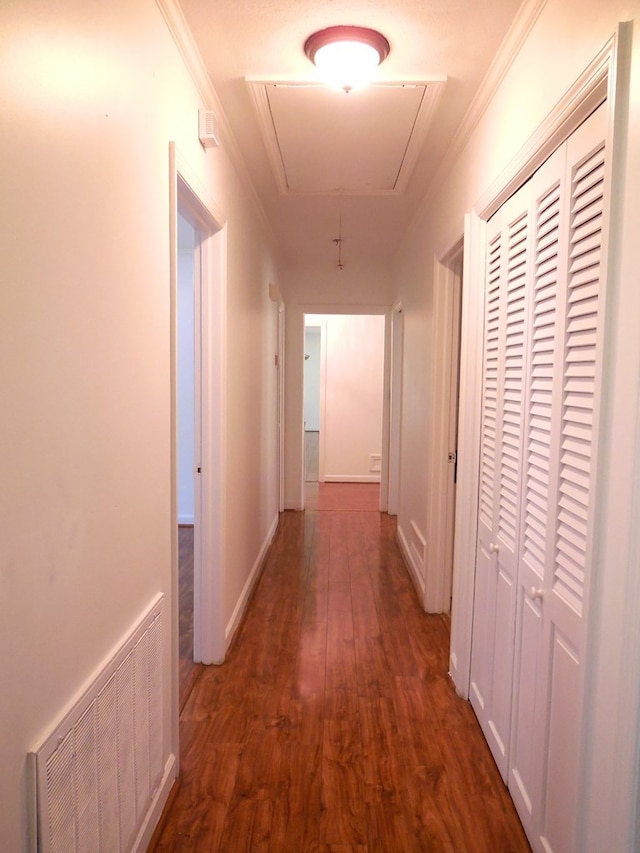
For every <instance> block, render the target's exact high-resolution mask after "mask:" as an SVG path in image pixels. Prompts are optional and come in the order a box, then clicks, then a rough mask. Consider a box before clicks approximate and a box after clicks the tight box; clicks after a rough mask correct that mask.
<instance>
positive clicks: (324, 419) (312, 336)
mask: <svg viewBox="0 0 640 853" xmlns="http://www.w3.org/2000/svg"><path fill="white" fill-rule="evenodd" d="M304 326H305V340H304V394H303V398H304V418H303V420H304V491H305V506H306V507H308V508H309V509H313V508H315V509H318V508H322V507H323V506H324V505H325V504H327V506H329V505H330V506H331V507H332V508H335V507H337V504H336V503H335V502H336V500H338V502H342V503H344V502H346V503H348V504H349V505H352V504H353V505H354V506H358V507H359V506H363V507H364V506H367V507H372V508H375V509H379V508H380V482H381V475H382V457H383V434H384V429H383V424H384V408H385V407H384V387H385V381H384V376H385V316H384V315H382V314H337V313H336V314H333V313H332V314H306V315H305V318H304ZM345 505H346V504H345Z"/></svg>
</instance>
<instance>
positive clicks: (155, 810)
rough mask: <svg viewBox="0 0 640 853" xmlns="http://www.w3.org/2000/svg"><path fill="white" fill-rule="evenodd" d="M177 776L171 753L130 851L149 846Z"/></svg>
mask: <svg viewBox="0 0 640 853" xmlns="http://www.w3.org/2000/svg"><path fill="white" fill-rule="evenodd" d="M177 776H178V761H177V759H176V756H175V755H174V754H173V753H171V754H170V755H169V757H168V759H167V761H166V764H165V766H164V774H163V776H162V781H161V782H160V785H159V786H158V789H157V791H156V793H155V795H154V797H153V800H152V801H151V805H150V806H149V810H148V811H147V814H146V815H145V818H144V822H143V824H142V826H141V827H140V831H139V832H138V836H137V838H136V840H135V841H134V842H133V846H132V848H131V850H132V853H138V851H140V853H143V851H145V850H147V849H148V847H149V842H150V841H151V839H152V837H153V833H154V832H155V830H156V826H157V825H158V823H159V821H160V818H161V817H162V812H163V811H164V807H165V806H166V804H167V800H168V799H169V794H170V793H171V789H172V788H173V785H174V783H175V782H176V779H177Z"/></svg>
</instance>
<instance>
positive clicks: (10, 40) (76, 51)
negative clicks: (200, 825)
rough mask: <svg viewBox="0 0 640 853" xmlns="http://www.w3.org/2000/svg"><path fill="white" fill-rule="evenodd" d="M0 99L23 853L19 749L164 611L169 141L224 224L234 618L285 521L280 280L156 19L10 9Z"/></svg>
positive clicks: (19, 852)
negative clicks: (137, 627) (276, 291)
mask: <svg viewBox="0 0 640 853" xmlns="http://www.w3.org/2000/svg"><path fill="white" fill-rule="evenodd" d="M0 81H1V82H0V86H1V87H2V91H1V93H0V110H1V111H2V114H3V116H4V117H5V120H4V122H3V131H2V133H1V134H0V159H1V162H2V163H3V179H2V204H1V205H0V255H1V256H2V266H3V269H2V281H3V287H2V288H1V291H0V300H1V304H0V317H2V320H1V323H2V333H1V334H0V363H1V364H2V365H3V370H2V373H1V376H0V383H1V387H0V398H1V399H2V400H3V401H5V402H6V403H8V401H10V404H7V405H5V406H4V407H3V414H2V419H1V421H2V426H1V427H0V429H1V432H2V435H1V440H0V470H1V471H2V476H1V479H2V484H3V488H2V490H1V494H0V519H1V522H0V523H1V525H2V529H1V530H0V541H1V542H2V547H1V549H0V607H1V610H2V619H0V647H1V648H2V649H3V653H2V655H1V658H0V684H2V685H3V689H2V690H1V691H0V720H1V728H2V737H1V738H0V765H1V766H2V774H1V776H0V802H1V803H2V808H1V809H0V838H1V839H2V842H1V844H2V848H3V850H5V849H6V850H7V851H11V853H24V851H26V850H27V806H26V803H27V781H26V754H27V751H28V750H29V749H30V748H31V747H32V746H33V745H34V743H35V742H36V741H37V740H38V739H39V738H40V736H41V734H42V733H43V732H45V731H46V730H47V729H48V728H49V726H50V725H51V723H52V722H53V721H54V719H55V718H56V717H57V715H58V714H59V713H60V711H61V710H62V709H63V708H64V706H65V705H66V703H67V702H69V700H70V699H71V698H72V697H73V696H74V694H75V693H76V691H77V690H78V689H79V688H80V686H81V685H82V684H83V683H84V682H85V679H87V678H88V677H89V675H90V674H91V673H92V672H93V671H94V668H95V667H96V666H97V665H98V663H99V662H100V661H101V660H102V659H103V657H104V656H105V655H106V654H107V653H108V652H109V651H110V650H111V648H112V647H113V646H114V644H115V643H116V642H117V641H118V640H119V639H120V638H121V637H122V635H123V633H124V631H125V630H126V629H127V628H128V627H129V626H130V624H131V623H132V622H133V620H134V619H135V618H136V617H137V616H138V615H139V614H140V613H141V611H142V610H143V609H144V607H146V605H147V604H148V602H149V601H150V600H151V599H152V597H153V596H155V595H156V594H157V593H158V592H164V593H165V596H167V597H168V599H169V602H168V603H169V605H170V606H169V613H170V612H171V604H172V601H171V598H172V545H171V535H172V534H171V529H172V517H171V505H172V491H173V487H172V482H171V418H172V411H171V410H172V404H171V385H170V377H171V369H170V353H171V338H170V328H171V317H170V306H171V299H170V288H169V225H168V223H169V141H170V140H175V141H176V143H177V146H178V148H179V150H180V152H181V154H182V156H183V158H184V159H185V160H186V161H187V162H188V163H189V164H190V165H191V168H192V171H193V174H194V175H195V176H196V178H197V180H198V181H199V183H200V184H201V185H202V186H203V187H205V188H207V191H208V192H209V194H210V196H211V197H212V198H213V199H214V200H215V202H216V203H217V205H218V206H219V208H220V209H221V210H222V211H223V213H224V214H225V216H226V217H227V221H228V247H227V268H228V293H229V296H228V308H227V310H228V318H227V327H228V342H229V343H228V350H227V354H226V355H227V364H228V370H229V374H230V377H232V381H230V382H229V390H230V393H229V398H228V400H227V404H226V427H227V434H228V442H227V457H228V469H229V481H228V489H227V494H226V495H225V498H224V500H225V504H226V505H227V507H228V512H229V518H231V519H233V525H231V526H230V527H231V528H232V529H230V530H229V534H228V537H227V552H226V557H225V563H226V566H225V570H226V574H225V617H226V618H227V619H230V618H231V615H232V613H233V609H234V607H235V606H236V604H237V603H238V601H239V599H240V593H241V591H242V590H243V589H244V588H245V585H246V583H247V580H248V578H249V576H250V572H251V571H252V569H253V567H254V564H255V562H256V560H257V559H258V556H259V554H260V552H261V549H262V548H263V546H264V544H265V541H266V539H267V537H268V534H269V531H270V530H271V528H272V525H273V523H274V521H275V519H277V479H276V471H275V459H276V452H275V448H276V442H275V439H276V434H275V418H274V417H273V412H274V411H275V407H276V404H275V387H276V386H275V379H276V377H275V369H274V367H273V352H274V347H275V331H274V329H275V318H274V315H273V310H272V306H271V304H270V303H269V300H268V283H269V281H277V280H278V270H277V266H276V262H275V260H274V255H273V253H272V251H271V249H270V242H269V238H268V236H266V233H267V232H266V227H265V226H264V225H263V222H262V219H261V218H260V216H259V215H258V214H257V212H256V209H255V207H254V206H253V203H252V201H251V200H250V196H249V194H248V192H247V190H246V185H245V183H244V181H243V180H240V179H239V177H238V173H237V172H236V169H235V166H234V162H235V161H233V160H232V159H231V157H230V154H229V151H230V148H229V147H228V146H226V147H225V148H221V149H217V150H209V151H207V152H206V153H205V151H204V150H203V149H202V147H201V145H200V143H199V141H198V139H197V110H198V107H200V106H203V105H204V104H203V97H202V96H201V95H199V94H198V91H197V89H196V87H195V85H194V83H193V82H192V79H191V77H190V75H189V74H188V73H187V70H186V67H185V65H184V63H183V61H182V60H181V58H180V56H179V54H178V51H177V49H176V46H175V43H174V40H173V38H172V36H171V35H170V33H169V30H168V28H167V26H166V23H165V21H164V20H163V18H162V16H161V14H160V12H159V10H158V7H157V6H156V4H154V3H153V2H151V0H113V2H110V3H94V4H91V8H90V9H89V8H88V7H87V4H86V3H84V2H79V0H61V2H59V3H55V4H49V5H48V4H42V3H41V2H38V0H21V2H20V3H11V4H7V3H4V4H1V5H0ZM256 401H257V402H256ZM171 624H172V620H171V619H170V618H167V619H166V620H165V626H166V635H165V638H164V653H165V664H166V669H165V683H166V694H165V696H164V697H163V698H162V702H163V707H164V722H165V726H164V731H165V733H166V745H165V747H166V754H167V755H169V753H170V751H171V750H172V749H173V748H175V744H174V743H172V734H173V732H174V722H175V715H174V711H175V707H176V706H175V704H174V701H173V697H172V695H171V678H170V673H169V665H170V661H171V655H172V643H171Z"/></svg>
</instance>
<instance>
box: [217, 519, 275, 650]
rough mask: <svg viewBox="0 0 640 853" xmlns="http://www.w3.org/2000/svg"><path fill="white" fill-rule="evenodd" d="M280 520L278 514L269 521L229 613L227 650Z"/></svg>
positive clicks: (226, 635)
mask: <svg viewBox="0 0 640 853" xmlns="http://www.w3.org/2000/svg"><path fill="white" fill-rule="evenodd" d="M279 522H280V515H279V514H278V515H276V517H275V518H274V520H273V521H272V523H271V527H270V528H269V532H268V533H267V537H266V539H265V540H264V542H263V543H262V548H261V549H260V553H259V554H258V557H257V558H256V561H255V562H254V564H253V567H252V569H251V571H250V573H249V577H248V578H247V582H246V583H245V585H244V588H243V590H242V592H241V593H240V597H239V598H238V601H237V603H236V606H235V608H234V610H233V613H232V614H231V619H230V620H229V623H228V624H227V627H226V629H225V651H228V650H229V648H230V646H231V643H232V642H233V639H234V637H235V635H236V632H237V630H238V628H239V627H240V623H241V622H242V617H243V616H244V614H245V611H246V609H247V605H248V604H249V601H250V600H251V594H252V593H253V590H254V588H255V585H256V583H257V582H258V580H259V578H260V574H261V573H262V570H263V569H264V566H265V563H266V560H267V556H268V554H269V548H270V547H271V544H272V542H273V539H274V536H275V535H276V533H277V531H278V524H279Z"/></svg>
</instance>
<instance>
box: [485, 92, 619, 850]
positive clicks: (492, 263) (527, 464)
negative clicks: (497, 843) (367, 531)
mask: <svg viewBox="0 0 640 853" xmlns="http://www.w3.org/2000/svg"><path fill="white" fill-rule="evenodd" d="M605 137H606V111H605V108H604V107H601V108H600V109H599V110H597V111H596V112H595V113H594V114H593V115H592V116H591V117H590V118H589V119H588V120H587V121H586V122H585V123H584V124H583V125H581V126H580V128H578V130H577V131H576V132H575V133H574V134H573V135H572V136H571V137H570V139H569V140H567V142H566V143H564V145H562V146H561V147H560V148H559V149H558V150H557V151H556V152H555V153H554V154H553V155H552V156H551V157H550V158H549V159H548V160H547V162H546V163H545V164H544V165H543V166H542V167H541V168H540V169H539V170H538V171H537V172H536V174H535V175H534V176H533V177H532V179H531V180H530V181H529V182H528V183H527V184H525V185H524V186H523V187H522V188H521V189H520V190H519V191H518V192H517V193H516V194H515V195H514V196H513V197H512V198H511V199H509V201H508V202H506V204H505V205H504V206H503V207H502V208H501V209H500V210H499V211H498V213H496V215H495V216H494V217H493V218H492V219H491V220H490V222H489V223H488V224H487V265H486V294H485V347H484V362H483V371H484V376H483V398H482V408H483V415H482V431H481V457H480V496H479V507H478V550H477V567H476V597H475V602H474V626H473V630H474V637H473V650H472V659H471V701H472V704H473V707H474V709H475V711H476V714H477V715H478V719H479V721H480V723H481V725H482V728H483V731H484V732H485V736H486V737H487V741H488V743H489V746H490V747H491V750H492V752H493V755H494V757H495V759H496V762H497V764H498V767H499V768H500V771H501V772H502V774H503V777H504V778H505V781H507V784H508V785H509V788H510V790H511V793H512V796H513V799H514V802H515V804H516V808H517V809H518V812H519V814H520V817H521V819H522V822H523V825H524V827H525V830H526V831H527V835H528V836H529V839H530V841H531V842H532V845H533V846H534V849H535V850H537V851H545V853H571V851H574V850H575V842H574V836H575V815H576V802H577V790H578V781H579V758H580V739H581V721H582V716H583V698H582V697H583V670H584V658H585V653H586V650H585V636H586V611H585V600H586V592H587V585H588V576H589V563H590V547H591V542H590V530H591V527H592V525H591V512H592V510H591V507H592V503H593V502H592V491H593V486H594V482H593V478H594V472H595V455H596V448H597V423H598V411H599V383H598V377H599V374H600V362H601V356H600V353H601V349H602V318H601V314H602V298H603V286H602V282H601V275H600V267H601V255H602V244H603V234H604V232H603V219H604V214H605V207H606V186H605V183H606V180H605V179H606V169H605V143H604V140H605Z"/></svg>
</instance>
